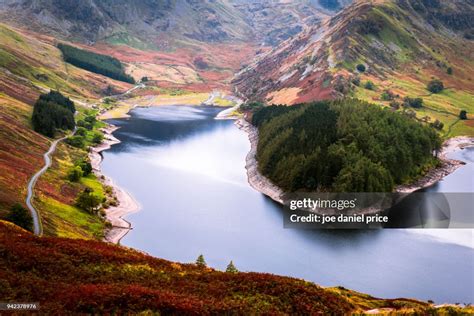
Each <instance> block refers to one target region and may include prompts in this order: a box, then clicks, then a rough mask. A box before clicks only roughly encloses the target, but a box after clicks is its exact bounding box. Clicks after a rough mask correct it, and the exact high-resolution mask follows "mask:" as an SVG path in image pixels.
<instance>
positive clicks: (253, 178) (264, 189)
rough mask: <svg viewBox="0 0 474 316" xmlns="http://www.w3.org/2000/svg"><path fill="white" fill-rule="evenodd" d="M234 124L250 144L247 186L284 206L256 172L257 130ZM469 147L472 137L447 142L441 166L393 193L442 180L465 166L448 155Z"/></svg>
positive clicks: (241, 121)
mask: <svg viewBox="0 0 474 316" xmlns="http://www.w3.org/2000/svg"><path fill="white" fill-rule="evenodd" d="M235 124H236V125H237V126H238V127H239V129H241V130H243V131H245V132H246V133H247V134H248V137H249V140H250V144H251V149H250V151H249V153H248V154H247V158H246V166H245V168H246V169H247V176H248V182H249V184H250V185H251V186H252V188H254V189H255V190H257V191H259V192H261V193H263V194H265V195H266V196H268V197H270V198H271V199H272V200H274V201H275V202H278V203H280V204H285V201H284V200H283V196H284V194H285V192H284V191H283V190H282V189H281V188H279V187H278V186H276V185H275V184H273V183H272V182H271V181H270V179H268V178H267V177H265V176H263V175H262V174H261V173H260V172H259V171H258V162H257V160H256V153H257V145H258V129H257V128H256V127H255V126H253V125H252V124H250V123H249V122H247V121H246V120H245V119H244V118H240V119H239V120H237V121H236V123H235ZM471 146H474V138H473V137H467V136H461V137H455V138H451V139H449V140H447V141H446V142H445V143H444V144H443V147H442V149H441V152H440V154H439V157H440V160H441V161H442V166H441V167H439V168H436V169H433V170H431V171H430V172H428V174H426V175H425V176H424V177H422V178H421V179H419V180H418V181H416V182H415V183H413V184H410V185H401V186H398V187H396V188H395V192H397V193H413V192H415V191H418V190H420V189H423V188H426V187H429V186H432V185H433V184H435V183H436V182H438V181H440V180H442V179H443V178H444V177H446V176H448V175H449V174H451V173H453V172H454V171H456V169H457V168H459V167H461V166H463V165H465V163H464V162H462V161H458V160H454V159H450V158H448V156H449V154H451V153H453V152H454V151H455V150H457V149H459V148H465V147H471ZM376 212H377V211H376ZM376 212H375V213H376ZM368 213H374V210H371V211H369V212H368Z"/></svg>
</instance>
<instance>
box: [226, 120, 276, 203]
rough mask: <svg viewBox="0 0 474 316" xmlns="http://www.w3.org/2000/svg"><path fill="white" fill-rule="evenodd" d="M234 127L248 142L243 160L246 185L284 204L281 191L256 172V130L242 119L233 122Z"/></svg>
mask: <svg viewBox="0 0 474 316" xmlns="http://www.w3.org/2000/svg"><path fill="white" fill-rule="evenodd" d="M235 125H236V126H237V127H238V128H239V129H241V130H243V131H244V132H246V133H247V135H248V138H249V140H250V151H249V152H248V154H247V157H246V158H245V169H247V179H248V183H249V184H250V186H251V187H252V188H254V189H255V190H256V191H259V192H260V193H263V194H264V195H266V196H268V197H269V198H271V199H272V200H274V201H275V202H277V203H280V204H284V201H283V198H282V196H283V194H284V192H283V190H282V189H280V188H279V187H278V186H276V185H275V184H273V183H272V182H271V181H270V179H268V178H267V177H265V176H264V175H262V174H261V173H260V172H259V171H258V162H257V159H256V158H255V156H256V154H257V145H258V129H257V128H256V127H255V126H253V125H252V124H250V123H249V122H247V121H246V120H245V119H244V118H240V119H238V120H236V121H235Z"/></svg>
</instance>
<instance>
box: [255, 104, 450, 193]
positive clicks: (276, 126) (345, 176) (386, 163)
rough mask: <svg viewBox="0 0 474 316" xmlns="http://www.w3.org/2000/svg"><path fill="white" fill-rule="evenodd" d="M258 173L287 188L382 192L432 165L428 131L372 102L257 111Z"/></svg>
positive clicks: (433, 138)
mask: <svg viewBox="0 0 474 316" xmlns="http://www.w3.org/2000/svg"><path fill="white" fill-rule="evenodd" d="M252 123H253V124H254V125H256V126H257V127H258V128H259V133H260V134H259V135H260V137H259V143H258V148H257V159H258V163H259V169H260V171H261V172H262V173H263V174H264V175H265V176H267V177H268V178H269V179H271V180H272V181H273V182H274V183H275V184H277V185H279V186H280V187H281V188H283V189H285V190H287V191H292V192H293V191H298V190H306V191H315V190H323V191H324V190H331V191H337V192H390V191H392V190H393V189H394V186H395V185H398V184H402V183H406V182H410V181H412V180H413V179H414V178H416V177H418V176H420V175H421V174H423V173H425V172H426V171H427V170H428V169H429V168H431V167H432V166H434V165H435V164H437V162H438V160H437V158H436V157H435V156H436V152H437V151H438V150H439V149H440V147H441V139H440V138H439V136H438V134H437V133H436V131H435V130H434V129H433V128H430V127H429V126H424V125H422V124H421V123H419V122H416V121H414V120H410V119H409V118H407V117H406V116H404V115H402V114H400V113H393V112H391V111H389V110H386V109H385V110H384V109H381V108H379V107H377V106H374V105H372V104H369V103H366V102H363V101H359V100H355V99H347V100H339V101H324V102H316V103H311V104H301V105H296V106H293V107H286V106H270V107H265V108H261V109H260V110H257V111H256V112H255V113H254V115H253V117H252Z"/></svg>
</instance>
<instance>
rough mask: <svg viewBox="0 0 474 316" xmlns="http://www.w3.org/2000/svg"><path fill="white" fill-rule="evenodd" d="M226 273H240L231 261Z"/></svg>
mask: <svg viewBox="0 0 474 316" xmlns="http://www.w3.org/2000/svg"><path fill="white" fill-rule="evenodd" d="M225 272H229V273H237V272H239V270H237V268H236V267H235V265H234V263H233V262H232V260H231V261H230V263H229V264H228V265H227V269H225Z"/></svg>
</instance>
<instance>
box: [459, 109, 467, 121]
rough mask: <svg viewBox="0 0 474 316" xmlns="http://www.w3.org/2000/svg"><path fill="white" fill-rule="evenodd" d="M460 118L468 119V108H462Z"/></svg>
mask: <svg viewBox="0 0 474 316" xmlns="http://www.w3.org/2000/svg"><path fill="white" fill-rule="evenodd" d="M459 118H460V119H461V120H467V111H466V110H461V112H459Z"/></svg>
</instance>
